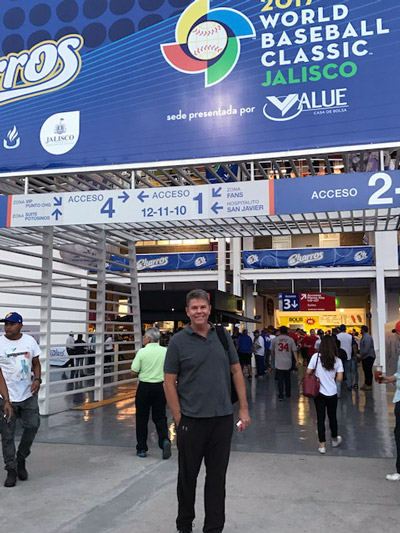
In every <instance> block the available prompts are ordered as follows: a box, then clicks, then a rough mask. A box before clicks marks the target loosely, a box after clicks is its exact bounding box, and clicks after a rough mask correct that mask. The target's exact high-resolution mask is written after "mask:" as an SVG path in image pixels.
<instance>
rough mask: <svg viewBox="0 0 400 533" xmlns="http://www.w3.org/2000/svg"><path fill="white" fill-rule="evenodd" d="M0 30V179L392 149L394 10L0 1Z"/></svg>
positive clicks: (261, 2)
mask: <svg viewBox="0 0 400 533" xmlns="http://www.w3.org/2000/svg"><path fill="white" fill-rule="evenodd" d="M0 21H2V22H1V24H2V27H1V30H2V32H1V35H2V41H1V48H2V57H0V65H1V68H0V85H1V87H0V89H1V90H0V106H1V122H0V123H1V128H0V136H1V138H0V151H1V159H0V160H1V163H0V172H7V171H25V170H27V171H29V170H43V169H52V168H67V167H83V166H86V167H87V166H110V165H114V164H121V165H125V164H126V165H129V164H131V163H140V162H147V161H156V160H164V161H165V160H181V159H190V158H205V157H214V156H217V157H220V156H224V157H229V156H232V155H240V154H250V153H255V154H257V153H266V152H277V151H282V150H285V151H287V150H294V149H295V150H301V149H309V148H312V149H315V148H318V147H333V146H342V145H358V144H363V143H368V144H369V143H377V142H380V143H384V142H394V141H398V124H399V122H400V105H399V98H398V87H399V85H400V69H398V68H397V67H396V66H397V64H398V63H399V57H400V46H399V44H400V32H399V31H398V0H374V1H373V2H365V0H346V1H343V0H342V1H340V0H285V1H280V0H279V1H278V0H246V1H243V0H194V1H191V0H169V1H158V0H157V1H154V0H138V1H136V2H135V1H134V0H109V1H107V0H80V1H78V0H24V1H22V0H21V1H19V2H16V1H14V0H2V1H1V3H0ZM0 55H1V54H0Z"/></svg>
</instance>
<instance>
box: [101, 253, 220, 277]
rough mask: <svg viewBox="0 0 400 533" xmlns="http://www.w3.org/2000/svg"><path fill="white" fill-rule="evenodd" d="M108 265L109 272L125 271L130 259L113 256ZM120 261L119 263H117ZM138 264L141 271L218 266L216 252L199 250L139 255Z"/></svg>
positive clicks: (207, 268)
mask: <svg viewBox="0 0 400 533" xmlns="http://www.w3.org/2000/svg"><path fill="white" fill-rule="evenodd" d="M110 261H112V262H110V263H109V264H108V266H107V270H108V271H109V272H120V271H124V270H126V269H125V266H126V265H128V264H129V260H128V259H125V258H122V257H119V256H111V258H110ZM115 263H118V264H115ZM136 266H137V269H138V271H139V272H141V271H145V270H146V271H151V270H213V269H215V268H217V253H216V252H198V253H193V254H191V253H183V254H153V255H137V256H136Z"/></svg>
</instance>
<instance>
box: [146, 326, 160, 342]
mask: <svg viewBox="0 0 400 533" xmlns="http://www.w3.org/2000/svg"><path fill="white" fill-rule="evenodd" d="M144 336H145V337H148V338H149V339H150V340H151V342H159V340H160V337H161V332H160V330H159V329H158V328H149V329H148V330H146V332H145V334H144Z"/></svg>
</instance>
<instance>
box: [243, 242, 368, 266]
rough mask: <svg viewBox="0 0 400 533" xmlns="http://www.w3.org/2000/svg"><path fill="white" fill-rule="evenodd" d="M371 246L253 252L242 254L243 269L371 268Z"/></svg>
mask: <svg viewBox="0 0 400 533" xmlns="http://www.w3.org/2000/svg"><path fill="white" fill-rule="evenodd" d="M372 250H373V249H372V247H371V246H355V247H343V248H313V249H310V248H303V249H300V248H297V249H293V250H253V251H248V252H243V253H242V259H243V264H244V268H289V267H292V268H294V267H318V266H319V267H338V266H371V265H373V255H372Z"/></svg>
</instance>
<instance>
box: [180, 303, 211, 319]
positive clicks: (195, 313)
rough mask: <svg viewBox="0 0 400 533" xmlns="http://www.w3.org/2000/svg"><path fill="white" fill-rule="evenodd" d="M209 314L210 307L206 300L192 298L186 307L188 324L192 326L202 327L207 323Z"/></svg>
mask: <svg viewBox="0 0 400 533" xmlns="http://www.w3.org/2000/svg"><path fill="white" fill-rule="evenodd" d="M210 313H211V305H210V304H209V303H208V302H206V300H201V299H197V298H194V299H193V300H190V302H189V305H188V307H186V314H187V316H188V317H189V318H190V323H191V324H192V325H194V326H204V325H205V324H207V322H208V317H209V316H210Z"/></svg>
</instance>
